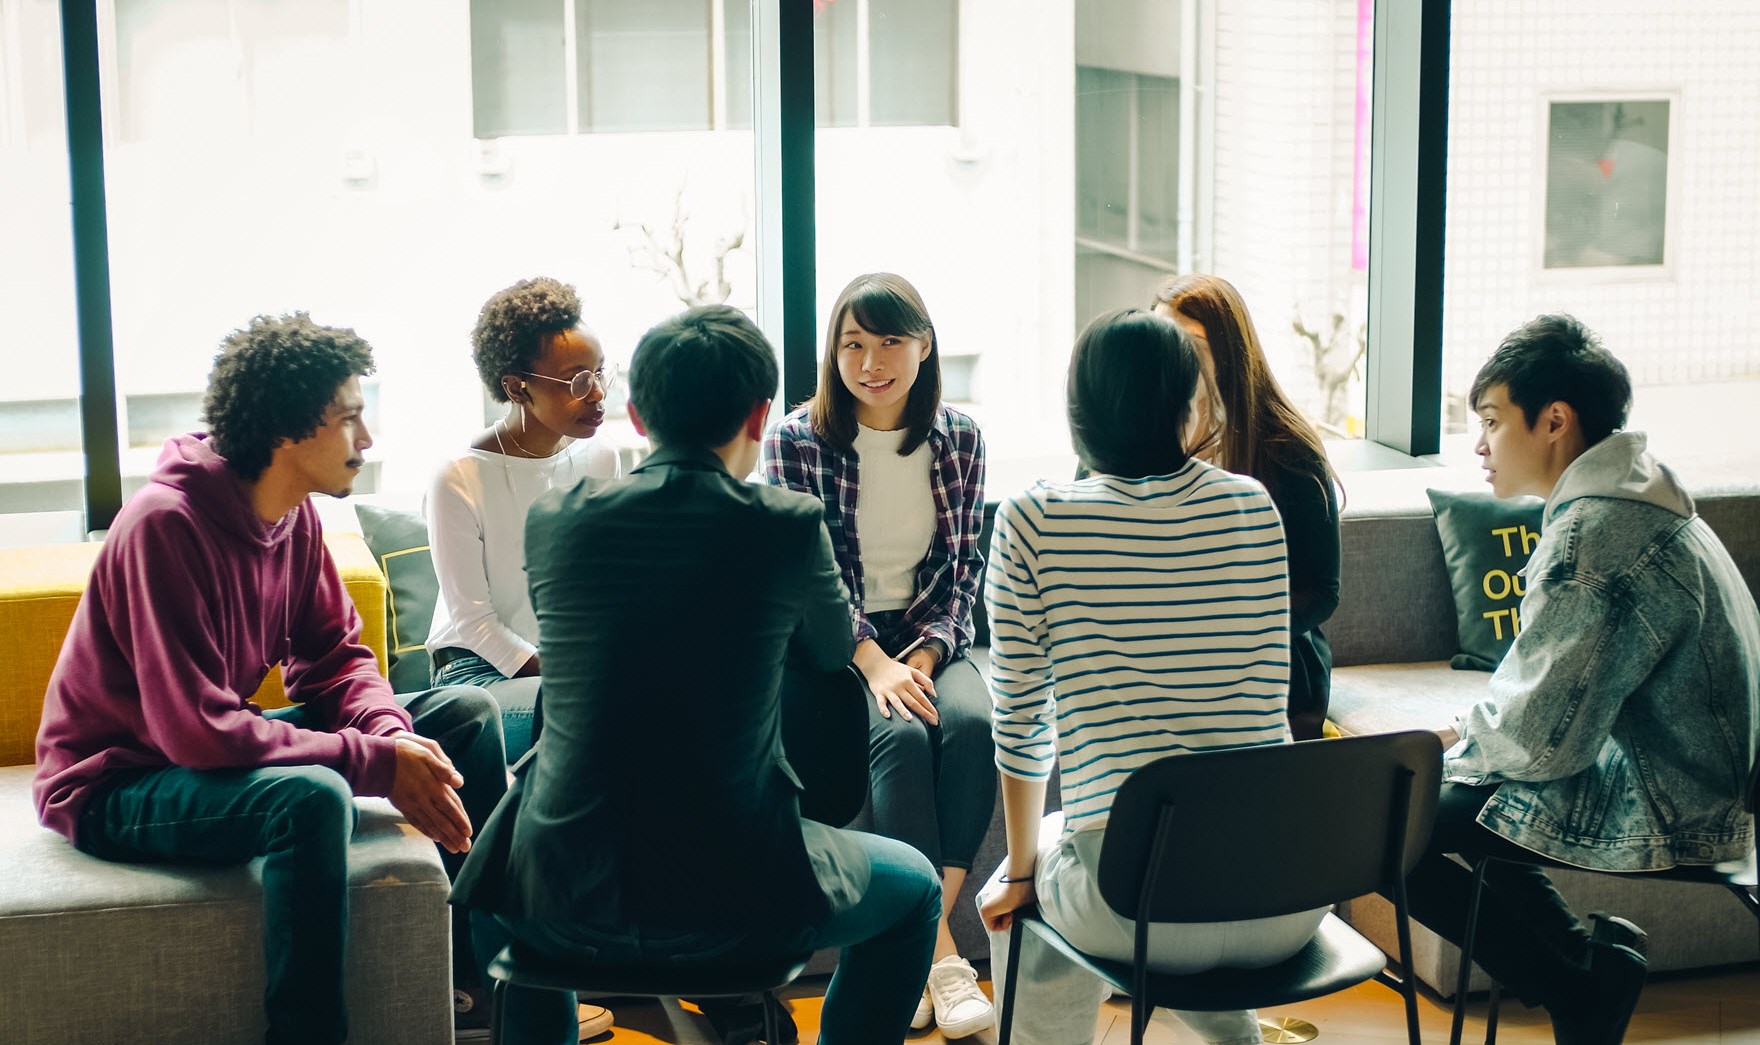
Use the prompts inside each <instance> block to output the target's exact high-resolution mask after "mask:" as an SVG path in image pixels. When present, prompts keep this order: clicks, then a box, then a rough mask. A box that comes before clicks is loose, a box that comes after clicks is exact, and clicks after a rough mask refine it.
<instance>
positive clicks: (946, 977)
mask: <svg viewBox="0 0 1760 1045" xmlns="http://www.w3.org/2000/svg"><path fill="white" fill-rule="evenodd" d="M929 997H930V999H931V1000H932V1001H933V1003H934V1006H935V1025H936V1026H937V1027H939V1028H940V1029H941V1034H942V1036H943V1037H948V1038H964V1037H966V1036H967V1035H971V1034H976V1033H978V1032H979V1031H981V1030H988V1029H990V1028H991V1027H992V1026H994V1025H995V1023H996V1012H995V1010H994V1009H993V1008H992V1007H991V1005H990V999H989V998H986V997H985V996H984V992H983V990H981V989H980V988H979V987H978V972H977V970H976V969H973V968H972V963H971V962H968V961H966V960H965V959H964V958H961V957H960V956H959V955H957V954H955V955H950V956H949V957H946V958H943V959H941V960H940V961H938V962H936V963H935V964H934V965H931V966H930V967H929Z"/></svg>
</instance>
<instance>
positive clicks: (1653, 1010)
mask: <svg viewBox="0 0 1760 1045" xmlns="http://www.w3.org/2000/svg"><path fill="white" fill-rule="evenodd" d="M984 987H985V990H989V989H990V984H989V983H988V982H986V983H985V984H984ZM824 989H825V984H824V981H823V980H806V981H802V982H801V983H799V984H796V985H795V986H794V987H792V988H790V990H789V992H788V994H787V995H786V997H787V998H788V1003H789V1006H790V1008H792V1009H793V1010H794V1015H795V1022H796V1024H797V1025H798V1026H799V1027H800V1031H801V1045H812V1043H814V1042H816V1041H817V1040H818V1034H817V1031H818V1024H819V1003H820V1000H821V997H822V995H823V992H824ZM615 1010H616V1013H617V1027H616V1028H615V1029H614V1030H613V1031H612V1032H611V1033H610V1034H608V1035H605V1036H603V1037H600V1038H597V1039H595V1041H594V1045H601V1043H606V1045H648V1043H656V1042H673V1043H677V1045H719V1042H718V1041H717V1040H716V1038H715V1036H714V1032H713V1031H712V1030H711V1029H710V1027H709V1024H708V1021H706V1020H704V1019H703V1018H702V1017H701V1016H699V1015H697V1014H696V1012H695V1010H694V1009H691V1008H690V1007H689V1006H688V1005H684V1006H679V1005H676V1004H670V1003H669V1004H666V1005H660V1004H657V1003H652V1002H648V1003H643V1002H634V1001H630V1000H628V999H622V1000H619V1001H618V1002H617V1004H616V1005H615ZM1484 1010H1485V1005H1484V1002H1483V1001H1480V1002H1478V1003H1476V1004H1475V1005H1474V1006H1473V1007H1472V1010H1471V1014H1470V1016H1469V1019H1468V1022H1467V1032H1466V1040H1467V1041H1468V1042H1482V1041H1483V1040H1484V1022H1483V1019H1484ZM1418 1012H1419V1018H1420V1021H1421V1023H1422V1026H1423V1032H1424V1040H1425V1041H1426V1042H1430V1043H1433V1045H1443V1043H1446V1042H1447V1041H1448V1021H1449V1009H1448V1007H1447V1006H1446V1005H1445V1004H1444V1003H1443V1002H1441V1001H1439V1000H1438V999H1437V998H1436V997H1435V996H1433V995H1429V994H1420V996H1419V1000H1418ZM1259 1015H1260V1017H1261V1018H1270V1017H1273V1016H1295V1017H1298V1018H1300V1019H1304V1020H1307V1021H1308V1022H1310V1023H1312V1024H1314V1025H1315V1026H1316V1027H1318V1028H1319V1029H1320V1036H1319V1037H1318V1038H1316V1039H1315V1041H1316V1043H1317V1045H1342V1043H1344V1042H1359V1041H1366V1042H1370V1043H1373V1045H1381V1043H1384V1042H1385V1043H1395V1042H1403V1041H1405V1018H1404V1016H1403V1014H1402V1011H1401V1003H1400V998H1399V995H1397V994H1395V993H1394V992H1392V991H1390V990H1388V989H1387V988H1385V987H1382V986H1379V985H1377V984H1374V983H1366V984H1362V985H1360V986H1358V987H1355V988H1353V989H1351V990H1348V991H1344V992H1342V993H1339V994H1336V995H1333V996H1332V997H1329V998H1321V999H1317V1000H1315V1001H1310V1002H1303V1003H1302V1004H1300V1005H1289V1006H1284V1007H1281V1008H1275V1009H1263V1010H1260V1013H1259ZM1166 1019H1167V1017H1165V1016H1161V1017H1158V1018H1157V1019H1156V1020H1155V1022H1153V1023H1151V1024H1150V1026H1149V1034H1148V1040H1149V1041H1150V1042H1154V1043H1157V1045H1170V1043H1178V1045H1201V1042H1200V1039H1199V1038H1198V1037H1197V1036H1196V1035H1194V1034H1193V1033H1192V1032H1191V1031H1189V1030H1187V1029H1186V1028H1184V1027H1183V1026H1179V1025H1178V1024H1176V1023H1172V1022H1164V1021H1165V1020H1166ZM905 1040H906V1041H907V1042H910V1043H921V1045H939V1043H940V1042H942V1041H943V1040H944V1039H943V1038H942V1037H941V1035H940V1034H938V1033H936V1032H935V1031H933V1030H930V1031H927V1032H925V1033H922V1034H918V1035H913V1036H911V1037H909V1038H907V1039H905ZM960 1040H962V1041H965V1042H969V1043H972V1045H993V1043H994V1042H995V1041H996V1034H995V1032H994V1031H985V1032H984V1033H982V1034H978V1035H974V1036H973V1037H970V1038H964V1039H960ZM1497 1040H1498V1041H1499V1042H1507V1043H1508V1045H1547V1043H1550V1042H1551V1041H1552V1029H1551V1025H1550V1024H1549V1023H1547V1021H1546V1013H1545V1011H1544V1010H1541V1009H1532V1010H1529V1009H1524V1008H1522V1006H1521V1005H1520V1003H1516V1002H1509V1003H1507V1004H1505V1006H1504V1007H1503V1010H1502V1015H1501V1017H1500V1018H1499V1021H1498V1030H1497ZM1094 1041H1095V1043H1096V1045H1126V1043H1128V1042H1129V1041H1130V1007H1129V1005H1128V1004H1126V1003H1125V1002H1124V1001H1123V1000H1122V999H1115V1000H1113V1001H1111V1002H1108V1003H1107V1004H1105V1005H1103V1006H1101V1009H1100V1020H1099V1022H1098V1023H1097V1024H1096V1025H1095V1028H1094ZM1626 1041H1628V1042H1632V1043H1634V1045H1636V1043H1644V1045H1653V1043H1662V1042H1668V1043H1676V1045H1687V1043H1690V1045H1760V964H1749V965H1743V966H1732V967H1728V968H1724V969H1719V970H1714V971H1710V972H1697V973H1674V974H1663V975H1659V976H1657V977H1655V978H1654V979H1652V981H1651V982H1650V983H1649V984H1648V985H1647V986H1646V987H1645V988H1644V997H1643V999H1642V1000H1641V1001H1640V1002H1639V1003H1638V1011H1637V1014H1636V1015H1635V1016H1633V1017H1632V1023H1631V1027H1630V1028H1629V1029H1628V1030H1627V1033H1626Z"/></svg>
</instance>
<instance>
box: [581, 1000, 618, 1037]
mask: <svg viewBox="0 0 1760 1045" xmlns="http://www.w3.org/2000/svg"><path fill="white" fill-rule="evenodd" d="M580 1017H581V1037H580V1040H582V1041H586V1040H587V1039H588V1038H596V1037H598V1036H599V1035H601V1034H603V1033H605V1032H606V1031H608V1030H610V1029H611V1023H612V1016H611V1010H610V1009H607V1008H606V1007H605V1006H603V1005H589V1004H587V1003H585V1002H583V1003H581V1011H580Z"/></svg>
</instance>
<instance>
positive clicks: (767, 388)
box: [629, 305, 777, 449]
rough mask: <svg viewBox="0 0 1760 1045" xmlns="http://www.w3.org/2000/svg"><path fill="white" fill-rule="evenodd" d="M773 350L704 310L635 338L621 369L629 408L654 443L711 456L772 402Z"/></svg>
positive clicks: (732, 317)
mask: <svg viewBox="0 0 1760 1045" xmlns="http://www.w3.org/2000/svg"><path fill="white" fill-rule="evenodd" d="M776 383H777V370H776V350H775V349H774V348H772V347H770V342H769V341H768V340H767V339H766V338H765V337H764V332H763V331H761V330H759V329H758V327H757V324H755V323H753V322H752V321H751V320H749V319H747V318H746V315H745V313H743V312H741V311H740V310H739V309H737V308H730V307H729V306H727V305H704V306H702V307H700V308H693V309H690V310H688V311H686V312H681V313H679V314H678V315H676V316H673V317H672V318H671V319H667V320H663V321H662V322H660V323H658V324H656V325H655V326H654V327H653V329H651V330H649V331H648V332H647V333H646V334H643V335H642V340H641V342H640V343H639V344H637V345H636V351H635V356H634V357H633V358H632V359H631V360H630V366H629V401H630V403H631V405H633V406H634V407H635V408H636V413H637V414H638V415H640V417H641V419H642V424H643V426H644V427H646V428H647V430H648V435H649V436H650V437H652V438H653V440H654V442H656V443H658V444H659V445H661V446H665V447H676V448H688V449H712V448H714V447H718V446H723V445H725V444H726V443H727V441H728V440H729V439H732V438H733V437H734V436H735V435H737V434H738V433H739V426H740V425H741V424H742V423H743V422H744V421H745V419H746V417H747V416H748V415H750V414H751V412H752V407H754V406H756V405H758V404H759V403H762V402H764V401H766V400H769V399H774V398H776Z"/></svg>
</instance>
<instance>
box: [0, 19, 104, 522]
mask: <svg viewBox="0 0 1760 1045" xmlns="http://www.w3.org/2000/svg"><path fill="white" fill-rule="evenodd" d="M60 30H61V24H60V17H59V13H58V9H57V5H56V4H55V3H54V2H53V0H0V185H3V186H5V190H4V191H0V315H4V316H5V317H6V320H5V324H4V326H3V328H0V513H59V514H57V515H55V516H46V517H44V518H43V519H41V520H40V521H39V522H40V524H39V525H32V526H30V527H27V528H24V529H22V530H14V531H10V532H9V534H8V536H9V537H14V538H16V539H18V540H21V541H26V540H34V539H47V538H48V537H49V536H56V537H66V536H69V535H70V534H71V535H77V534H78V533H79V532H80V531H81V529H82V527H81V526H80V525H79V521H78V516H77V514H76V513H77V511H78V509H79V508H80V506H81V503H82V498H83V483H82V480H81V476H82V474H83V472H82V469H83V464H84V462H83V460H82V457H81V453H80V414H79V369H78V366H79V353H78V351H77V348H76V346H77V345H78V344H79V338H78V331H77V329H76V324H75V310H74V295H73V244H72V235H71V232H70V226H69V223H68V210H67V199H68V180H67V118H66V113H65V109H64V107H63V102H62V87H61V84H62V77H61V49H60Z"/></svg>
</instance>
